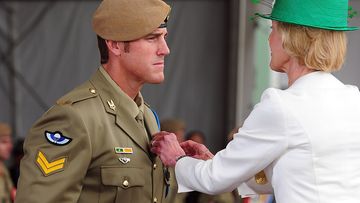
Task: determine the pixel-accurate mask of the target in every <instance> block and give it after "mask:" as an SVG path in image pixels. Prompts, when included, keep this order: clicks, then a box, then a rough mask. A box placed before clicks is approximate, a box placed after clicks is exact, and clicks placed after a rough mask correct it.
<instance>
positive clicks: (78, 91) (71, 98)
mask: <svg viewBox="0 0 360 203" xmlns="http://www.w3.org/2000/svg"><path fill="white" fill-rule="evenodd" d="M97 95H98V93H97V91H96V89H95V88H94V87H93V86H92V85H91V83H89V82H86V83H84V84H82V85H80V86H79V87H77V88H75V89H74V90H72V91H70V92H69V93H67V94H66V95H64V96H63V97H61V98H60V99H58V100H57V101H56V103H57V104H58V105H67V104H74V103H76V102H80V101H84V100H87V99H90V98H93V97H97Z"/></svg>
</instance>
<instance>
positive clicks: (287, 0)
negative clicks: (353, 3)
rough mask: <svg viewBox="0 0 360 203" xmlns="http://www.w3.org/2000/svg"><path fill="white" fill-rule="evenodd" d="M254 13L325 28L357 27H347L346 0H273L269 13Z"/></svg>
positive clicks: (351, 28)
mask: <svg viewBox="0 0 360 203" xmlns="http://www.w3.org/2000/svg"><path fill="white" fill-rule="evenodd" d="M256 15H258V16H260V17H263V18H266V19H271V20H276V21H280V22H286V23H292V24H297V25H303V26H309V27H314V28H321V29H326V30H338V31H351V30H357V29H358V27H348V23H347V20H348V0H275V4H274V7H273V9H272V12H271V14H259V13H257V14H256Z"/></svg>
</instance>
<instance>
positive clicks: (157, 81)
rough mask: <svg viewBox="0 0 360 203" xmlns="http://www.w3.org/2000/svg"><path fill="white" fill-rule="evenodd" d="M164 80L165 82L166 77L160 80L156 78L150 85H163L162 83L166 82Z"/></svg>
mask: <svg viewBox="0 0 360 203" xmlns="http://www.w3.org/2000/svg"><path fill="white" fill-rule="evenodd" d="M164 80H165V77H164V75H163V76H162V77H159V78H156V79H154V80H152V81H151V82H150V83H151V84H161V83H163V82H164Z"/></svg>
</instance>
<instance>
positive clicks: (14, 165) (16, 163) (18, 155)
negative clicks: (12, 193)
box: [9, 139, 24, 187]
mask: <svg viewBox="0 0 360 203" xmlns="http://www.w3.org/2000/svg"><path fill="white" fill-rule="evenodd" d="M23 145H24V139H19V140H17V141H16V142H15V145H14V149H13V153H12V161H11V164H10V167H9V169H10V176H11V180H12V181H13V183H14V184H15V187H17V182H18V179H19V176H20V161H21V159H22V158H23V156H24V150H23Z"/></svg>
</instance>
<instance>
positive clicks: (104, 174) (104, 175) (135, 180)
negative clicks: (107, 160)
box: [100, 166, 145, 203]
mask: <svg viewBox="0 0 360 203" xmlns="http://www.w3.org/2000/svg"><path fill="white" fill-rule="evenodd" d="M144 176H145V172H144V170H143V169H142V168H125V167H113V166H103V167H101V181H102V184H103V185H104V190H107V189H108V190H109V191H112V192H111V193H113V194H112V195H111V194H109V193H107V191H103V192H102V193H101V194H100V196H101V198H100V199H101V201H100V202H112V201H113V202H124V203H125V202H137V200H138V198H139V196H140V197H141V196H142V195H144V194H142V193H143V191H144V185H145V177H144ZM114 193H116V194H114ZM111 196H112V197H111ZM111 199H112V200H111ZM114 199H115V200H114Z"/></svg>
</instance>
